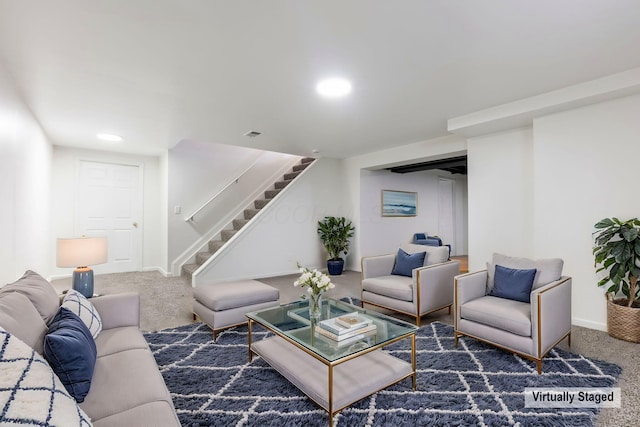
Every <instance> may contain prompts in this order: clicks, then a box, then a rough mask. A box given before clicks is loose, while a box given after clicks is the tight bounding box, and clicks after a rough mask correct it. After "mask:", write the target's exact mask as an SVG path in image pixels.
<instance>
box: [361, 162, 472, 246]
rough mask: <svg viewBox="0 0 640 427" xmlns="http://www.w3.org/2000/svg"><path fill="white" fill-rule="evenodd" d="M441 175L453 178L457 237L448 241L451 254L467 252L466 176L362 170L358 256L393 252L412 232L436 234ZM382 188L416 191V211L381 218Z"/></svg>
mask: <svg viewBox="0 0 640 427" xmlns="http://www.w3.org/2000/svg"><path fill="white" fill-rule="evenodd" d="M440 178H446V179H450V180H453V181H454V209H455V225H456V233H455V234H456V239H455V241H450V242H449V241H444V242H443V243H444V244H451V246H452V255H464V254H466V253H467V238H466V225H467V214H466V204H465V202H464V199H465V197H466V191H467V179H466V176H463V175H452V174H450V173H448V172H444V171H421V172H412V173H405V174H398V173H393V172H390V171H387V170H375V171H370V170H365V169H363V170H362V171H361V177H360V231H361V233H360V246H361V256H371V255H381V254H386V253H395V252H396V251H397V250H398V247H400V245H401V244H402V243H405V242H410V241H411V240H412V238H413V234H414V233H428V234H430V235H438V234H440V233H439V232H438V219H439V205H438V200H439V197H438V183H439V180H440ZM382 190H399V191H411V192H415V193H417V201H418V206H417V214H416V216H414V217H382V215H381V192H382Z"/></svg>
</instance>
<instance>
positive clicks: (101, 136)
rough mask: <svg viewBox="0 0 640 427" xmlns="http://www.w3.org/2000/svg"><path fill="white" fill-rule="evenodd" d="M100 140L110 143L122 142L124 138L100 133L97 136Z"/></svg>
mask: <svg viewBox="0 0 640 427" xmlns="http://www.w3.org/2000/svg"><path fill="white" fill-rule="evenodd" d="M96 137H97V138H98V139H101V140H103V141H109V142H120V141H122V137H121V136H118V135H114V134H112V133H98V134H96Z"/></svg>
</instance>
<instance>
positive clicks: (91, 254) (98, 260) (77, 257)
mask: <svg viewBox="0 0 640 427" xmlns="http://www.w3.org/2000/svg"><path fill="white" fill-rule="evenodd" d="M56 254H57V257H56V266H58V267H76V269H75V270H73V289H74V290H76V291H78V292H80V293H81V294H82V295H84V296H85V297H87V298H91V297H92V296H93V270H92V269H90V268H89V267H88V266H89V265H96V264H103V263H105V262H107V238H106V237H79V238H74V239H58V240H57V245H56Z"/></svg>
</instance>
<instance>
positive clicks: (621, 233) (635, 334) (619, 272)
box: [593, 218, 640, 342]
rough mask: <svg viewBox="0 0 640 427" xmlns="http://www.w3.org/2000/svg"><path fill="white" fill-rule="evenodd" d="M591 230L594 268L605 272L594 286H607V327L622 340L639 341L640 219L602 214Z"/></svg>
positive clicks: (615, 336) (613, 335)
mask: <svg viewBox="0 0 640 427" xmlns="http://www.w3.org/2000/svg"><path fill="white" fill-rule="evenodd" d="M595 228H596V231H595V232H594V233H593V238H594V243H595V244H594V247H593V255H594V257H595V264H596V267H598V266H599V268H597V270H596V272H598V273H599V272H604V274H605V276H604V278H602V279H601V280H600V281H599V282H598V286H600V287H604V288H606V289H607V294H606V295H607V330H608V332H609V335H611V336H612V337H614V338H619V339H623V340H625V341H631V342H640V300H639V297H640V288H639V287H638V286H637V284H638V276H640V220H638V219H637V218H633V219H629V220H627V221H620V220H619V219H618V218H605V219H603V220H602V221H599V222H598V223H597V224H596V225H595Z"/></svg>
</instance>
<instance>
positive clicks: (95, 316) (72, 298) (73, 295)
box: [62, 289, 102, 339]
mask: <svg viewBox="0 0 640 427" xmlns="http://www.w3.org/2000/svg"><path fill="white" fill-rule="evenodd" d="M62 307H65V308H68V309H69V310H71V311H72V312H73V313H75V314H77V315H78V317H79V318H80V319H82V321H83V322H84V324H85V325H87V328H89V331H90V332H91V335H92V336H93V339H95V338H96V337H97V336H98V334H99V333H100V331H102V319H100V314H99V313H98V310H96V309H95V307H94V306H93V304H91V301H89V300H88V299H87V298H85V296H84V295H82V294H81V293H80V292H78V291H75V290H73V289H70V290H69V291H68V292H67V295H65V297H64V299H63V300H62Z"/></svg>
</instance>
